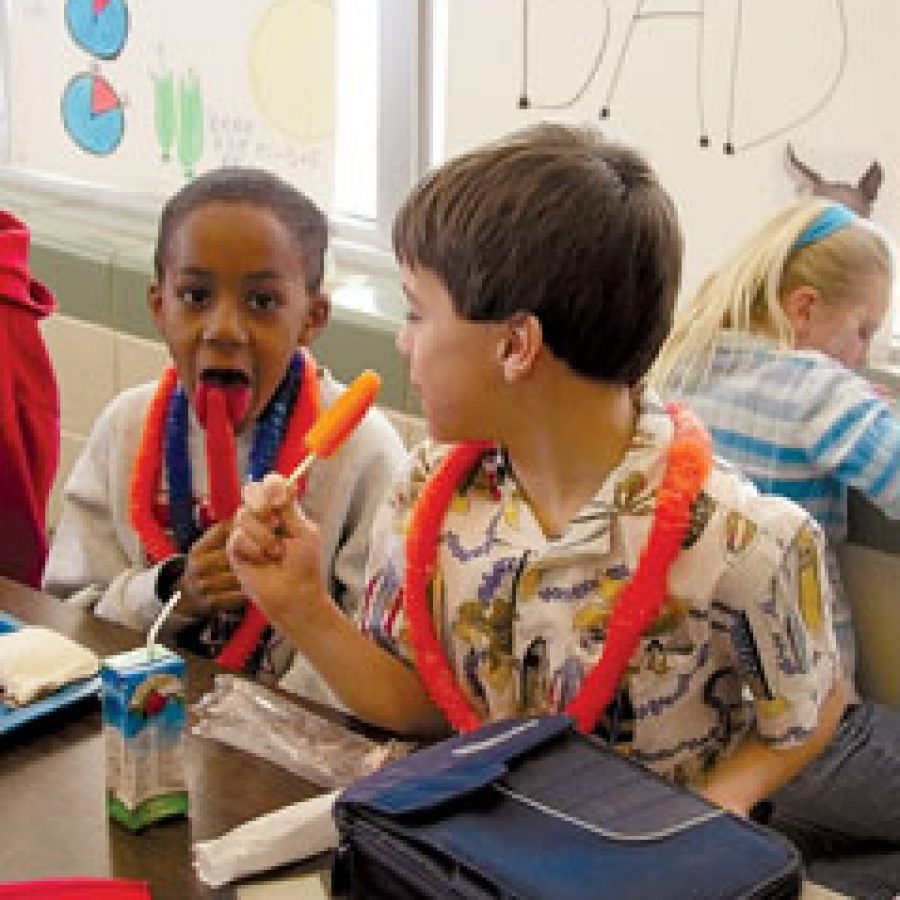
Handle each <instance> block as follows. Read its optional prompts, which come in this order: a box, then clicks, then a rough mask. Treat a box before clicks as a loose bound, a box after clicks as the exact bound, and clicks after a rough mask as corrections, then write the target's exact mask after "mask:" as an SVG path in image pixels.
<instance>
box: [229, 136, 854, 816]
mask: <svg viewBox="0 0 900 900" xmlns="http://www.w3.org/2000/svg"><path fill="white" fill-rule="evenodd" d="M394 247H395V251H396V253H397V257H398V259H399V261H400V264H401V267H402V273H403V284H404V290H405V293H406V295H407V298H408V301H409V306H410V311H409V316H408V320H407V323H406V325H405V326H404V327H403V329H402V330H401V333H400V335H399V337H398V347H399V349H400V352H401V353H402V354H403V355H404V357H405V358H406V360H407V362H408V365H409V372H410V380H411V382H412V384H413V385H414V387H415V388H416V389H417V390H418V391H419V393H420V394H421V398H422V407H423V410H424V412H425V416H426V418H427V421H428V427H429V432H430V435H431V437H432V438H433V439H435V440H438V441H445V442H460V443H457V444H456V445H455V446H453V447H449V448H448V447H446V446H443V447H440V446H436V445H434V444H431V443H426V444H425V445H424V446H423V447H421V448H420V449H419V450H418V451H417V452H416V453H415V454H414V456H413V459H412V461H411V465H410V469H409V472H408V475H407V477H406V478H405V479H404V480H403V481H402V482H401V483H400V484H399V486H398V487H397V489H396V491H395V492H394V494H393V496H392V497H391V498H390V500H389V502H388V503H387V504H386V505H385V506H384V508H383V509H382V511H381V513H380V514H379V517H378V519H377V520H376V523H375V526H374V531H373V538H372V544H371V549H370V560H369V573H370V577H369V581H368V588H367V592H366V598H365V602H364V605H363V608H362V611H361V617H360V618H361V626H362V632H363V634H360V633H358V632H355V631H354V630H353V629H352V628H351V627H350V624H349V623H348V622H346V621H340V620H339V619H338V618H337V617H336V616H334V615H333V612H332V605H331V604H330V603H329V602H328V598H327V595H326V594H325V593H324V591H323V590H322V588H321V577H320V575H319V572H318V569H317V567H316V560H317V559H318V552H317V549H316V548H317V529H316V526H315V525H313V524H312V523H311V522H310V521H309V520H308V519H307V518H306V517H304V516H303V515H302V514H300V513H299V512H298V510H297V509H296V507H295V504H294V503H293V499H292V496H291V492H290V490H289V489H288V487H287V485H286V484H285V482H284V480H283V479H279V478H277V477H273V476H270V477H268V478H267V479H266V480H264V481H263V482H262V483H260V484H255V485H250V486H248V488H247V489H246V490H245V492H244V500H245V505H244V506H243V507H242V509H241V510H240V511H239V513H238V515H237V517H236V520H235V529H234V532H233V533H232V535H231V538H230V539H229V556H230V558H231V560H232V562H233V564H234V567H235V571H236V572H237V575H238V578H239V579H240V580H241V583H242V584H243V585H244V586H245V588H246V589H247V590H249V591H251V592H252V593H253V595H254V596H255V597H257V599H258V602H259V603H260V604H262V605H263V606H264V607H265V609H266V610H267V612H268V613H269V615H270V616H271V617H272V619H273V621H276V622H277V623H278V624H279V626H280V627H281V628H282V630H283V632H284V634H285V635H286V636H287V637H288V638H289V639H290V640H292V641H293V642H295V644H296V645H297V646H298V647H300V648H301V649H302V650H303V652H304V653H306V654H308V656H309V658H310V659H311V660H313V661H314V663H315V664H316V665H317V667H318V668H319V670H320V672H321V673H322V674H323V676H324V677H325V678H326V679H327V680H328V681H329V683H330V684H331V686H332V688H333V689H334V690H335V691H336V693H337V694H338V696H340V697H341V698H342V700H343V701H344V702H345V703H346V704H347V706H348V707H349V708H350V709H351V710H353V711H355V712H356V713H357V714H358V715H360V716H361V717H362V718H364V719H367V720H369V721H371V722H374V723H376V724H379V725H382V726H384V727H388V728H391V729H395V730H398V731H407V732H432V733H434V732H438V731H440V730H441V729H443V728H445V727H446V723H447V722H449V723H450V724H451V725H452V726H453V727H454V728H457V729H462V730H466V729H469V728H472V727H476V726H477V725H478V724H479V723H480V722H481V721H483V720H485V719H498V718H503V717H505V716H510V715H516V714H521V713H527V712H535V711H550V710H561V709H565V710H567V711H569V712H570V713H571V714H572V715H573V716H574V717H575V719H576V721H577V722H578V724H579V726H580V727H581V728H582V729H583V730H588V731H594V732H596V733H598V734H599V735H601V736H602V737H603V738H604V739H606V740H607V741H608V742H609V743H610V744H612V745H614V746H616V747H617V748H618V749H620V750H622V751H623V752H629V753H630V754H631V755H632V757H633V758H635V759H636V760H638V761H639V762H642V763H643V764H645V765H647V766H649V767H651V768H653V769H655V770H657V771H659V772H661V773H662V774H664V775H666V776H668V777H670V778H673V779H675V780H678V781H681V782H685V783H689V784H691V785H692V786H694V787H695V788H697V789H698V790H701V791H702V792H703V793H704V794H705V795H706V796H707V797H709V798H710V799H712V800H714V801H715V802H718V803H721V804H722V805H724V806H726V807H728V808H730V809H733V810H735V811H737V812H740V813H747V812H748V811H749V810H750V808H751V807H752V806H753V805H754V804H755V803H756V802H757V801H759V800H760V799H762V798H763V797H765V796H767V795H768V794H769V793H770V792H771V791H772V790H773V789H775V788H776V787H778V786H780V785H781V784H783V783H784V782H785V781H786V780H788V779H789V778H790V777H791V776H792V775H793V774H794V773H795V772H797V771H798V770H799V769H800V768H801V767H802V766H803V765H804V764H805V763H806V762H807V760H808V759H810V758H811V757H812V756H813V755H814V754H815V753H817V752H819V750H820V749H821V747H822V746H823V745H824V743H825V742H826V741H827V740H828V738H829V736H830V735H831V733H832V732H833V729H834V727H835V725H836V723H837V721H838V719H839V717H840V714H841V710H842V708H843V702H842V696H841V693H840V688H839V686H838V682H837V680H836V674H837V662H836V651H835V646H834V636H833V634H832V631H831V625H830V619H829V603H828V602H827V599H828V598H827V592H828V586H827V582H826V580H825V577H824V574H823V571H822V568H821V560H820V553H819V551H820V536H819V532H818V530H817V529H816V527H815V525H814V524H813V523H812V522H811V521H810V520H809V519H808V517H807V516H806V515H805V514H804V513H803V512H802V511H801V510H800V509H798V508H797V507H795V506H793V505H792V504H790V503H789V502H785V501H781V500H775V499H771V498H763V497H761V496H759V495H758V494H757V493H756V492H755V490H754V489H753V488H752V487H751V486H750V485H749V484H747V483H746V482H745V481H743V480H742V479H741V478H740V477H739V476H738V475H736V474H735V473H734V472H733V471H731V470H728V469H725V468H724V467H722V466H720V465H718V464H716V463H713V461H712V460H711V458H710V455H709V441H708V436H707V435H706V434H705V432H703V430H702V428H701V427H700V426H699V425H698V424H697V423H696V421H695V420H694V419H693V418H692V417H691V416H690V414H689V413H687V412H686V411H685V410H683V409H672V410H666V409H665V408H664V407H663V406H662V404H661V403H660V402H659V401H658V400H657V398H656V397H655V396H654V395H653V394H652V393H650V392H649V391H646V390H645V389H644V388H643V387H642V386H641V379H642V378H643V376H644V375H645V374H646V371H647V369H648V368H649V366H650V364H651V363H652V361H653V359H654V357H655V355H656V352H657V350H658V349H659V346H660V344H661V342H662V341H663V339H664V338H665V336H666V334H667V332H668V328H669V324H670V321H671V316H672V306H673V303H674V298H675V293H676V290H677V287H678V278H679V269H680V258H681V238H680V234H679V229H678V224H677V218H676V214H675V210H674V208H673V205H672V202H671V200H670V199H669V197H668V196H667V195H666V193H665V191H664V190H663V189H662V187H661V186H660V185H659V183H658V182H657V180H656V177H655V175H654V173H653V172H652V170H651V169H650V168H649V167H648V166H647V164H646V163H645V162H644V161H643V160H642V159H641V158H640V157H639V156H638V155H637V154H636V153H634V152H632V151H630V150H628V149H627V148H623V147H620V146H618V145H615V144H612V143H609V142H607V141H606V140H604V139H603V138H602V137H601V136H600V135H599V134H597V133H596V132H594V131H591V130H588V129H575V128H566V127H563V126H550V125H544V126H539V127H536V128H531V129H526V130H525V131H522V132H519V133H517V134H515V135H512V136H511V137H509V138H507V139H506V140H503V141H500V142H498V143H496V144H493V145H489V146H487V147H484V148H481V149H478V150H475V151H472V152H471V153H468V154H465V155H463V156H461V157H459V158H457V159H455V160H451V161H450V162H449V163H447V164H446V165H445V166H443V167H442V168H441V169H439V170H437V171H436V172H435V173H433V174H431V175H430V176H428V177H426V178H425V179H424V181H423V182H422V183H421V184H420V185H419V186H418V187H417V188H415V189H414V190H413V192H412V194H411V195H410V197H409V199H408V200H407V202H406V203H405V205H404V206H403V208H402V209H401V210H400V212H399V214H398V216H397V219H396V221H395V227H394ZM745 691H749V692H751V693H752V695H753V698H754V702H753V704H752V707H751V705H750V704H749V703H747V702H745V700H744V693H745Z"/></svg>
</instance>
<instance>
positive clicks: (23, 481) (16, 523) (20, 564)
mask: <svg viewBox="0 0 900 900" xmlns="http://www.w3.org/2000/svg"><path fill="white" fill-rule="evenodd" d="M29 239H30V238H29V233H28V228H27V227H26V226H25V225H24V224H23V223H22V222H20V221H19V220H18V219H17V218H16V217H15V216H12V215H10V214H9V213H7V212H3V211H2V210H0V575H5V576H7V577H9V578H14V579H16V580H17V581H21V582H24V583H25V584H29V585H31V586H33V587H39V586H40V582H41V572H42V571H43V569H44V563H45V561H46V559H47V530H46V524H47V519H46V516H47V500H48V498H49V496H50V488H51V487H52V486H53V479H54V478H55V477H56V467H57V465H58V463H59V390H58V388H57V385H56V376H55V375H54V373H53V366H52V365H51V363H50V357H49V355H48V353H47V349H46V347H45V346H44V342H43V340H42V338H41V333H40V331H39V329H38V320H39V319H42V318H43V317H44V316H46V315H48V314H49V313H50V312H52V311H53V309H54V308H55V306H56V303H55V301H54V299H53V294H51V293H50V291H49V290H48V289H47V288H46V287H44V285H42V284H40V282H37V281H34V280H32V279H31V278H30V277H29V274H28V249H29Z"/></svg>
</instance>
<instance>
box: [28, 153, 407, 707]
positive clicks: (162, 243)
mask: <svg viewBox="0 0 900 900" xmlns="http://www.w3.org/2000/svg"><path fill="white" fill-rule="evenodd" d="M327 243H328V228H327V223H326V220H325V216H324V215H323V214H322V212H321V211H320V210H319V209H318V208H317V207H316V205H315V204H314V203H312V201H310V200H309V198H307V197H306V196H305V195H303V194H302V193H301V192H300V191H298V190H296V188H294V187H292V186H291V185H289V184H288V183H287V182H285V181H283V180H282V179H280V178H278V177H276V176H275V175H272V174H271V173H268V172H265V171H263V170H258V169H247V168H224V169H218V170H214V171H212V172H209V173H207V174H205V175H201V176H200V177H198V178H196V179H194V180H193V181H192V182H190V183H189V184H187V185H186V186H185V187H184V188H182V189H181V190H180V191H179V192H178V193H177V194H175V195H174V196H173V197H172V198H171V200H170V201H169V202H168V203H167V204H166V206H165V208H164V210H163V212H162V216H161V218H160V225H159V236H158V239H157V246H156V252H155V255H154V264H155V276H156V277H155V280H154V281H153V283H152V284H151V285H150V289H149V293H148V300H149V306H150V310H151V312H152V314H153V317H154V320H155V322H156V325H157V327H158V329H159V332H160V334H161V335H162V337H163V338H164V340H165V341H166V343H167V345H168V347H169V351H170V353H171V356H172V359H173V361H174V364H175V365H174V368H173V369H169V370H168V371H167V372H166V373H165V375H164V376H163V377H162V378H161V379H160V381H159V383H157V384H145V385H141V386H139V387H136V388H133V389H131V390H127V391H125V392H123V393H122V394H121V395H120V396H119V397H117V398H116V399H115V400H114V401H113V402H112V403H111V404H110V405H109V406H108V407H107V409H106V410H105V411H104V413H103V414H102V416H101V417H100V419H99V420H98V422H97V424H96V426H95V427H94V429H93V432H92V434H91V436H90V438H89V439H88V442H87V446H86V447H85V449H84V452H83V453H82V455H81V457H80V459H79V460H78V461H77V462H76V464H75V466H74V468H73V470H72V473H71V475H70V477H69V481H68V483H67V485H66V489H65V499H64V502H63V510H62V515H61V518H60V521H59V525H58V527H57V530H56V534H55V538H54V542H53V547H52V550H51V554H50V560H49V564H48V567H47V571H46V573H45V581H44V584H45V589H46V590H48V591H49V592H51V593H53V594H56V595H57V596H60V597H67V596H69V595H71V594H72V593H73V592H75V591H79V592H81V591H83V590H84V589H86V588H90V587H92V586H94V587H96V594H98V595H99V599H98V600H97V603H96V606H95V611H96V613H97V614H98V615H100V616H102V617H104V618H109V619H113V620H116V621H120V622H122V623H124V624H125V625H128V626H129V627H132V628H136V629H139V630H142V631H143V630H146V629H147V628H149V626H150V624H151V623H152V621H153V620H154V618H155V617H156V616H157V615H158V614H159V612H160V610H161V608H162V603H163V601H165V600H166V599H168V597H169V596H171V594H172V593H173V592H174V591H175V590H179V591H180V592H181V598H180V600H179V602H178V606H177V607H176V614H177V619H178V621H177V624H178V625H179V626H181V627H180V629H179V640H180V642H181V643H182V644H183V645H185V646H189V647H190V648H191V649H194V650H196V651H199V652H202V653H205V654H207V655H210V656H215V657H216V658H218V659H219V661H220V662H221V663H222V664H223V665H226V666H227V667H228V668H235V669H242V670H244V671H247V672H250V673H258V674H260V675H262V676H268V677H270V678H275V677H282V683H283V684H284V685H285V686H286V687H288V688H291V689H293V690H296V691H298V692H300V693H304V694H307V695H310V696H313V697H314V698H316V699H320V700H322V699H324V700H330V699H331V697H330V694H329V693H328V692H327V691H323V690H322V687H323V686H322V685H321V683H320V681H319V680H318V678H317V677H316V676H315V673H314V672H311V671H310V670H309V669H308V667H307V666H306V665H305V663H304V661H303V660H301V659H297V660H292V655H293V654H292V649H291V648H290V646H289V645H287V644H285V642H284V641H282V640H281V639H280V637H279V636H278V635H277V634H276V633H273V632H272V631H271V629H266V630H263V631H261V632H260V633H259V634H256V635H255V634H254V632H253V631H249V632H248V628H247V626H248V624H250V623H252V622H253V621H254V619H251V618H248V615H247V613H246V609H247V604H246V595H245V594H244V592H243V590H242V589H241V587H240V585H239V584H238V582H237V579H236V578H235V576H234V573H233V572H232V571H231V568H230V566H229V564H228V560H227V558H226V555H225V541H226V539H227V537H228V534H229V532H230V529H231V516H232V515H233V512H234V510H235V509H236V508H237V505H238V503H239V501H240V484H241V483H242V482H243V481H244V480H245V478H247V477H249V478H254V479H259V478H262V477H263V475H265V474H266V473H267V472H269V471H274V470H277V471H279V472H282V473H289V472H290V471H291V470H292V468H293V467H294V466H295V465H296V464H297V462H298V461H299V460H300V459H301V458H302V457H303V456H304V455H305V452H306V451H305V448H304V446H303V436H304V434H305V432H306V430H307V429H308V428H309V426H310V425H311V424H312V423H313V422H314V421H315V419H316V416H317V415H318V412H319V410H320V408H321V407H323V406H327V405H330V404H331V403H333V402H334V400H335V399H336V398H337V396H338V395H339V394H340V392H341V388H340V386H339V385H338V384H337V383H336V382H335V381H334V380H333V379H332V378H331V376H330V375H329V374H328V372H327V371H325V370H320V369H318V368H317V366H316V363H315V361H314V360H313V358H312V356H311V355H310V353H309V351H308V350H307V349H306V348H307V346H308V345H309V344H310V343H311V342H312V341H313V340H314V339H315V337H316V336H317V335H318V334H319V332H320V331H321V330H322V329H323V328H324V327H325V325H326V323H327V321H328V316H329V309H330V307H329V300H328V297H327V296H326V294H325V293H324V289H323V276H324V255H325V249H326V246H327ZM403 457H404V453H403V447H402V444H401V443H400V440H399V438H398V436H397V434H396V432H395V431H394V430H393V429H392V428H391V426H390V425H389V424H388V423H387V421H386V420H385V419H384V417H383V416H382V415H381V414H380V413H378V412H377V411H373V412H370V414H369V415H368V416H367V417H366V419H365V420H364V421H363V422H362V423H361V424H360V427H359V428H358V429H357V431H356V432H355V433H354V434H353V435H352V436H351V437H350V439H349V440H348V442H347V443H346V444H345V445H344V446H343V447H342V448H341V450H340V451H339V452H338V453H336V454H335V456H334V457H333V458H331V459H328V460H325V461H322V462H319V463H317V465H316V467H315V468H314V469H313V470H312V472H311V473H310V475H309V477H308V479H306V484H305V490H304V492H303V495H302V499H301V502H302V503H303V505H304V506H305V508H306V510H307V512H308V513H309V514H310V515H312V516H314V517H315V518H316V520H317V521H319V522H320V523H321V525H322V529H323V531H322V535H323V541H322V548H321V552H322V560H321V565H322V578H323V579H324V580H323V585H324V584H327V585H328V590H329V592H330V593H331V595H332V597H333V598H334V600H335V603H336V609H337V610H339V611H341V613H342V614H343V613H348V614H351V615H353V614H354V613H355V611H356V607H357V605H358V603H359V601H360V598H361V595H362V589H363V569H364V564H365V559H366V555H367V547H368V539H369V532H370V528H371V522H372V517H373V514H374V511H375V509H376V508H377V506H378V504H379V502H380V501H381V499H382V496H383V494H384V491H385V490H386V489H387V487H388V485H389V484H390V483H391V482H392V481H393V479H394V477H395V475H396V473H397V471H398V469H399V467H400V464H401V461H402V459H403ZM257 621H258V620H257Z"/></svg>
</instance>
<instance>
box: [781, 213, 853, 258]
mask: <svg viewBox="0 0 900 900" xmlns="http://www.w3.org/2000/svg"><path fill="white" fill-rule="evenodd" d="M855 218H856V216H855V215H853V213H852V212H850V210H849V209H847V207H846V206H842V205H841V204H840V203H832V204H831V205H830V206H826V207H825V209H823V210H822V212H820V213H819V215H817V216H816V217H815V219H813V220H812V222H810V223H809V225H807V226H806V228H804V229H803V231H801V232H800V234H799V235H797V239H796V240H795V241H794V243H793V244H792V245H791V250H800V249H801V248H802V247H808V246H809V245H810V244H815V243H816V241H821V240H822V239H823V238H827V237H828V235H829V234H834V233H835V231H840V229H841V228H845V227H846V226H847V225H850V224H851V223H852V222H853V220H854V219H855Z"/></svg>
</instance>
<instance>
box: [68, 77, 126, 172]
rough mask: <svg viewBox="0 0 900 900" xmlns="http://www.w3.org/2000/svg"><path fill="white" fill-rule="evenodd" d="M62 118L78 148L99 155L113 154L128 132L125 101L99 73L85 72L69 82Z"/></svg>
mask: <svg viewBox="0 0 900 900" xmlns="http://www.w3.org/2000/svg"><path fill="white" fill-rule="evenodd" d="M62 120H63V126H64V127H65V129H66V133H67V134H68V135H69V137H70V138H71V139H72V140H73V141H74V142H75V143H76V144H77V145H78V147H80V148H81V149H82V150H84V151H85V152H86V153H91V154H93V155H95V156H106V155H108V154H110V153H112V152H113V150H115V149H116V147H118V146H119V144H120V143H121V142H122V136H123V134H124V133H125V115H124V113H123V111H122V101H121V99H120V98H119V95H118V94H117V93H116V92H115V90H114V89H113V87H112V85H111V84H110V83H109V82H108V81H107V80H106V79H105V78H104V77H103V76H102V75H100V74H98V73H97V72H81V73H79V74H78V75H76V76H75V77H74V78H72V80H71V81H70V82H69V83H68V85H66V89H65V91H64V92H63V97H62Z"/></svg>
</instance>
